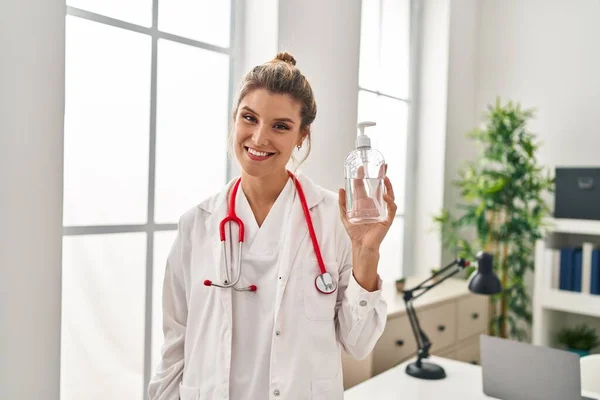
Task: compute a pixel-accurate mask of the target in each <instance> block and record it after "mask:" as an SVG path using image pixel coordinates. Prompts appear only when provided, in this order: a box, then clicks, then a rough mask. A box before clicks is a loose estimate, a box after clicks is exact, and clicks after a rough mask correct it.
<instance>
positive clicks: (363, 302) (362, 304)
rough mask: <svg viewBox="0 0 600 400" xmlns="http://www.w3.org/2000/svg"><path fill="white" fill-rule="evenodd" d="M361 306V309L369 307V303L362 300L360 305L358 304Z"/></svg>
mask: <svg viewBox="0 0 600 400" xmlns="http://www.w3.org/2000/svg"><path fill="white" fill-rule="evenodd" d="M358 304H360V305H361V307H364V306H366V305H367V301H366V300H362V301H361V302H360V303H358Z"/></svg>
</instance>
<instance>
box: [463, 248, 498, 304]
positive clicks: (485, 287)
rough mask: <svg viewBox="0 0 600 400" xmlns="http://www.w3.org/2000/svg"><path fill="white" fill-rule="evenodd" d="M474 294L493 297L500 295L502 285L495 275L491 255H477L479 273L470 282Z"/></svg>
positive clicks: (483, 253)
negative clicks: (493, 295) (492, 295)
mask: <svg viewBox="0 0 600 400" xmlns="http://www.w3.org/2000/svg"><path fill="white" fill-rule="evenodd" d="M469 290H470V291H471V292H473V293H477V294H484V295H491V294H496V293H500V291H501V290H502V285H501V284H500V279H498V277H497V276H496V274H495V273H494V257H493V256H492V255H491V254H490V253H485V252H481V251H480V252H479V253H477V272H476V273H475V275H474V276H473V277H472V278H471V280H470V282H469Z"/></svg>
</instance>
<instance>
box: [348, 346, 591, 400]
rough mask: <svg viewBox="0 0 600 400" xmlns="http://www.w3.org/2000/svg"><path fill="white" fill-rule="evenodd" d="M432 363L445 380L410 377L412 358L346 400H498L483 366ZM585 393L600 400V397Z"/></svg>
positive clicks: (437, 360)
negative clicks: (487, 389) (486, 384)
mask: <svg viewBox="0 0 600 400" xmlns="http://www.w3.org/2000/svg"><path fill="white" fill-rule="evenodd" d="M429 360H430V361H431V362H433V363H436V364H438V365H440V366H441V367H443V368H444V370H445V371H446V375H447V376H446V378H445V379H440V380H437V381H428V380H425V379H418V378H413V377H412V376H409V375H407V374H406V372H405V369H406V365H407V364H408V363H410V362H412V361H414V360H412V359H411V360H410V361H406V362H404V363H402V364H400V365H398V366H396V367H394V368H392V369H389V370H387V371H385V372H383V373H381V374H379V375H377V376H374V377H373V378H371V379H369V380H367V381H364V382H362V383H360V384H358V385H356V386H354V387H352V388H350V389H348V390H347V391H346V392H345V393H344V400H366V399H377V400H398V399H406V400H430V399H436V400H439V399H445V398H452V399H461V400H486V399H487V400H489V399H495V398H494V397H489V396H486V395H484V394H483V389H482V380H481V367H480V366H478V365H472V364H468V363H464V362H461V361H454V360H450V359H447V358H441V357H435V356H432V357H430V358H429ZM583 394H584V395H585V396H587V397H591V398H596V399H599V400H600V395H594V394H592V393H586V392H584V393H583ZM496 400H498V399H496Z"/></svg>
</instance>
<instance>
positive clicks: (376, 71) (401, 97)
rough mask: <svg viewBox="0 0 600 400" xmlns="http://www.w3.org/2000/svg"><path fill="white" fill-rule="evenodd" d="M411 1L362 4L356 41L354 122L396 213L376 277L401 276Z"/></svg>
mask: <svg viewBox="0 0 600 400" xmlns="http://www.w3.org/2000/svg"><path fill="white" fill-rule="evenodd" d="M410 8H411V7H410V0H368V1H366V0H363V2H362V17H361V36H360V65H359V88H358V120H359V121H375V122H376V123H377V125H376V126H375V127H373V128H369V132H370V133H369V136H370V137H371V142H372V145H373V147H374V148H376V149H378V150H380V151H381V152H382V153H383V155H384V157H385V159H386V162H387V163H388V175H389V176H390V179H391V181H392V185H393V187H394V193H395V196H396V204H397V205H398V211H397V214H396V217H395V218H396V220H395V221H394V223H393V225H392V228H391V229H390V232H389V233H388V235H387V236H386V239H385V240H384V242H383V243H382V248H381V260H382V263H381V268H380V275H381V277H382V279H383V280H385V281H392V280H395V279H397V278H398V277H400V276H402V258H403V248H402V245H403V241H404V197H405V186H406V183H405V182H406V164H407V161H406V160H407V141H408V140H407V139H408V129H407V128H408V115H409V109H410V106H411V101H410V99H409V93H410V92H409V65H410V60H409V58H410V57H409V56H410V23H411V18H410Z"/></svg>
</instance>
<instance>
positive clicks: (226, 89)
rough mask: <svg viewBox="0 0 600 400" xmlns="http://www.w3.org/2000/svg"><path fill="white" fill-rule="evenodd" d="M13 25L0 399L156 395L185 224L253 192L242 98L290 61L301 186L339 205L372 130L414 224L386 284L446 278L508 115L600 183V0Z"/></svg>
mask: <svg viewBox="0 0 600 400" xmlns="http://www.w3.org/2000/svg"><path fill="white" fill-rule="evenodd" d="M0 15H4V16H7V17H6V18H4V19H3V22H2V24H1V28H0V29H1V30H0V32H2V34H1V35H0V51H1V52H2V53H3V54H5V55H6V56H5V57H3V58H2V60H1V61H0V63H1V64H2V66H3V68H2V70H1V71H0V77H1V78H0V79H1V81H0V82H1V86H0V87H1V88H2V90H1V92H2V95H1V96H2V100H3V101H2V102H1V103H0V107H1V115H2V118H0V144H1V145H0V155H1V156H0V166H1V168H0V174H1V176H2V195H1V196H0V198H1V200H0V201H1V204H2V206H1V207H0V215H1V216H2V218H0V221H1V224H0V237H1V238H2V240H1V241H0V242H1V243H2V251H1V254H0V257H1V261H2V262H1V265H2V279H0V282H1V283H0V286H1V287H2V291H1V294H0V295H1V300H2V301H1V304H2V305H1V307H2V326H3V329H2V333H0V337H1V338H2V340H1V344H0V346H1V347H0V348H1V349H2V351H0V353H1V354H3V356H2V357H1V358H0V366H1V368H0V371H1V376H0V381H1V384H0V398H16V397H14V396H13V395H11V393H6V392H5V391H6V390H9V391H10V390H11V388H14V387H15V385H11V384H9V383H10V382H13V383H15V382H16V385H18V387H19V394H20V397H19V398H22V399H30V398H31V399H33V398H42V397H39V396H38V394H40V393H44V396H43V398H57V397H55V394H57V393H58V391H59V390H60V392H61V399H63V400H67V399H74V398H87V399H92V398H96V397H94V396H97V395H98V393H99V392H98V388H99V387H103V388H106V390H109V391H110V394H111V395H110V396H108V397H109V398H113V399H133V398H140V399H141V398H144V394H143V393H144V392H145V389H144V388H145V387H146V383H147V381H148V379H149V376H150V374H151V373H152V371H153V369H154V368H155V366H156V363H157V359H158V356H159V349H160V341H161V337H162V333H161V327H160V317H161V312H160V291H161V279H162V273H163V271H164V262H165V259H166V254H167V252H168V250H169V247H170V245H171V242H172V240H173V238H174V231H175V229H176V226H177V220H178V217H179V216H180V215H181V213H182V212H183V211H185V210H186V209H187V208H189V207H191V206H193V205H194V204H195V203H197V202H198V201H199V200H200V199H201V198H203V197H205V196H207V195H209V194H211V193H214V192H215V191H216V190H218V189H219V188H221V187H222V186H223V185H224V184H225V183H226V182H227V181H228V180H229V179H230V178H231V177H233V176H236V174H238V173H239V170H238V169H237V166H236V164H235V162H231V161H230V160H229V159H228V156H227V153H226V138H227V133H228V130H229V123H230V118H229V113H230V105H231V102H232V99H233V92H234V90H235V86H236V84H237V83H238V82H239V81H240V79H241V77H242V76H243V74H244V73H245V72H246V71H247V70H248V69H249V68H251V67H252V66H254V65H256V64H259V63H262V62H265V61H267V60H270V59H272V58H273V57H274V56H275V54H276V53H277V52H278V51H289V52H291V53H292V54H293V55H294V56H295V57H296V59H297V61H298V64H297V65H298V67H299V68H300V69H301V70H302V72H303V73H304V74H305V75H306V76H307V77H308V79H309V80H310V82H311V84H312V85H313V88H314V90H315V94H316V99H317V104H318V109H319V111H318V116H317V120H316V121H315V123H314V125H313V129H312V131H313V146H312V153H311V155H310V157H309V159H308V160H307V161H306V162H305V163H304V164H303V165H302V170H303V171H304V172H305V173H307V174H308V175H309V176H311V177H312V179H313V180H315V181H316V182H317V183H319V184H321V185H323V186H324V187H325V188H327V189H330V190H334V191H336V190H337V188H338V187H342V186H343V184H344V180H343V177H344V176H343V162H344V158H345V155H346V153H347V152H348V151H350V150H352V148H353V146H354V139H355V135H356V123H357V121H360V120H375V121H376V122H377V127H376V128H374V129H373V131H372V135H373V140H374V146H375V147H376V148H379V149H380V150H381V151H382V152H383V154H384V156H385V157H386V160H387V161H388V164H389V170H388V174H389V175H390V177H391V179H392V182H393V184H394V186H395V189H396V197H397V203H398V205H399V207H398V214H397V216H396V221H395V223H394V225H393V228H392V229H391V231H390V233H389V235H388V237H387V238H386V240H385V243H384V246H383V248H382V250H381V266H380V273H381V275H382V277H383V279H384V280H386V281H388V282H391V281H393V280H394V279H396V278H399V277H403V276H413V275H427V273H428V272H429V271H430V269H431V268H435V267H439V266H440V265H441V264H443V263H444V262H447V261H448V260H449V258H448V257H450V256H451V254H450V253H449V252H447V251H444V250H443V249H442V245H441V240H440V235H439V233H438V232H437V230H436V229H435V226H434V224H433V220H432V216H433V215H435V214H436V213H437V212H439V210H440V209H442V208H443V207H446V208H449V209H454V207H455V204H456V203H457V202H458V200H459V194H458V192H457V190H456V188H454V187H453V186H452V181H453V180H454V179H456V178H457V171H458V169H459V167H460V166H461V165H462V164H463V163H464V162H465V161H467V160H471V159H473V158H474V157H475V156H476V154H477V153H476V149H475V148H474V147H473V145H472V142H470V141H469V140H468V139H467V138H466V137H465V134H466V133H467V132H468V131H470V130H471V129H473V128H474V127H476V126H478V125H479V124H480V122H481V114H482V112H483V111H484V110H485V108H486V106H487V105H488V104H490V103H492V102H494V101H495V98H496V96H501V97H502V98H503V99H507V100H508V99H510V100H513V101H518V102H520V103H521V104H522V105H523V106H525V107H534V108H536V109H537V115H536V118H535V119H534V120H533V121H532V123H531V126H530V128H531V129H532V130H533V131H534V132H535V133H536V134H537V135H538V138H539V139H540V140H541V141H542V142H543V145H542V147H541V149H540V151H539V160H540V163H541V164H543V165H544V166H547V167H548V168H551V169H553V168H554V167H557V166H594V165H598V149H599V148H600V133H599V132H598V125H599V124H598V122H599V121H598V118H599V117H598V111H597V110H598V109H600V77H599V75H598V73H597V71H599V70H600V53H599V52H598V51H597V38H598V37H600V25H599V24H598V23H597V19H598V15H600V3H599V2H598V1H596V0H577V1H569V0H552V1H546V0H480V1H479V0H363V1H362V2H361V1H358V0H351V1H348V0H329V1H321V0H262V1H259V0H247V1H241V0H239V1H238V0H232V1H219V2H208V1H200V2H195V3H192V2H185V1H174V0H171V1H162V0H154V1H151V0H145V1H144V0H140V1H136V2H117V1H113V2H94V1H89V0H69V1H67V8H66V24H65V4H64V2H61V1H59V0H44V1H41V0H37V1H36V0H23V1H18V2H17V1H12V2H11V1H10V0H9V1H8V2H6V1H3V2H0ZM17 93H18V95H17ZM63 111H64V113H63ZM63 115H64V121H63ZM550 200H551V199H550ZM585 321H586V322H587V323H589V324H590V325H591V326H593V327H595V328H596V329H600V323H599V322H598V321H597V320H594V319H586V320H585ZM103 393H104V396H103V398H106V397H107V396H106V394H107V393H106V392H103Z"/></svg>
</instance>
